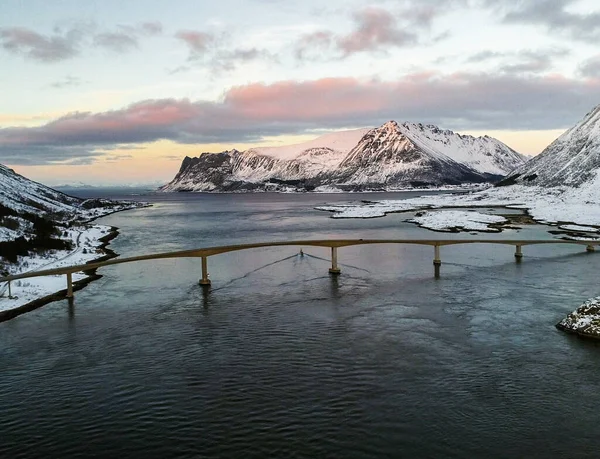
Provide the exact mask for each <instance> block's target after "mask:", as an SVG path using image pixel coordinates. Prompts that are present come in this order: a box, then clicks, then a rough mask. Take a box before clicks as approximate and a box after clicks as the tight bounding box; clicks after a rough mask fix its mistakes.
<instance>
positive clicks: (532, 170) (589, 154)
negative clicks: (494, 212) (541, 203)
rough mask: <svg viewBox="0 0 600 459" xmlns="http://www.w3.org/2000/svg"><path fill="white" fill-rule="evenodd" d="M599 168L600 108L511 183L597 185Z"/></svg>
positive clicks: (523, 168) (522, 169)
mask: <svg viewBox="0 0 600 459" xmlns="http://www.w3.org/2000/svg"><path fill="white" fill-rule="evenodd" d="M599 167H600V105H599V106H598V107H596V108H595V109H594V110H592V111H591V112H590V113H588V114H587V115H586V116H585V117H584V118H583V119H582V120H581V121H580V122H579V123H577V124H576V125H575V126H573V127H572V128H571V129H569V130H567V131H566V132H565V133H564V134H563V135H561V136H560V137H559V138H558V139H556V140H555V141H554V142H552V143H551V144H550V145H549V146H548V147H547V148H546V149H545V150H544V151H543V152H542V153H540V154H539V155H537V156H536V157H534V158H533V159H531V161H529V162H528V163H526V164H524V165H523V166H521V167H519V168H518V169H516V170H515V171H513V172H512V173H511V175H510V177H509V179H511V181H514V182H516V183H519V184H521V183H522V184H525V185H527V184H529V185H541V186H547V187H548V186H557V187H560V186H570V187H578V186H580V185H582V184H585V183H588V182H591V181H594V179H595V176H596V175H597V172H598V168H599Z"/></svg>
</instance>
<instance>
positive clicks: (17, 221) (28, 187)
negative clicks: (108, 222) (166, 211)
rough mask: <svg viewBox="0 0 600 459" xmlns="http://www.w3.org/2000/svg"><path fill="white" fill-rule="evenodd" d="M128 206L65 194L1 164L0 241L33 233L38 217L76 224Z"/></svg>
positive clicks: (130, 205) (128, 205) (127, 204)
mask: <svg viewBox="0 0 600 459" xmlns="http://www.w3.org/2000/svg"><path fill="white" fill-rule="evenodd" d="M131 207H134V206H133V205H132V204H130V203H119V202H113V201H108V200H104V199H91V200H90V199H87V200H84V199H79V198H75V197H72V196H68V195H66V194H63V193H61V192H59V191H56V190H53V189H52V188H49V187H47V186H45V185H42V184H41V183H37V182H34V181H33V180H29V179H28V178H25V177H23V176H22V175H19V174H17V173H16V172H15V171H13V170H12V169H9V168H8V167H6V166H3V165H2V164H0V242H4V241H11V240H14V239H16V238H18V237H20V236H26V237H27V236H33V234H34V232H35V231H34V230H35V228H34V226H35V224H36V222H37V223H38V224H39V222H40V220H41V219H44V220H48V221H53V222H63V223H64V222H72V223H75V222H77V221H86V220H91V219H93V218H96V217H98V216H101V215H104V214H106V213H110V212H114V211H116V210H122V209H125V208H131ZM1 255H2V254H1V253H0V256H1Z"/></svg>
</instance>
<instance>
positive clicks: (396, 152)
mask: <svg viewBox="0 0 600 459" xmlns="http://www.w3.org/2000/svg"><path fill="white" fill-rule="evenodd" d="M363 132H364V133H363ZM359 135H361V136H360V139H359V140H358V142H357V143H356V144H355V145H353V146H351V147H350V145H352V143H353V141H354V140H355V139H356V138H358V136H359ZM306 146H308V147H309V148H304V147H306ZM303 148H304V149H303ZM261 151H268V152H269V154H268V155H267V154H263V153H261ZM278 152H279V153H281V154H280V155H278ZM210 155H216V156H210ZM525 160H526V157H525V156H524V155H521V154H519V153H517V152H516V151H514V150H512V149H511V148H510V147H508V146H507V145H505V144H503V143H502V142H500V141H499V140H496V139H493V138H491V137H487V136H486V137H477V138H476V137H472V136H469V135H461V134H457V133H454V132H452V131H449V130H442V129H440V128H438V127H437V126H434V125H423V124H421V123H402V124H398V123H397V122H396V121H388V122H387V123H384V124H383V125H382V126H380V127H377V128H373V129H363V130H360V129H359V130H352V131H341V132H338V133H332V134H327V135H325V136H322V137H320V138H317V139H314V140H312V141H309V142H304V143H302V144H298V145H292V146H284V147H272V148H271V147H263V148H262V150H261V149H257V148H251V149H248V150H245V151H243V152H240V151H238V150H230V151H225V152H221V153H203V154H201V155H200V156H198V157H195V158H190V157H188V156H186V157H185V158H184V160H183V161H182V165H181V167H180V169H179V172H178V173H177V175H176V176H175V178H174V179H173V180H172V181H171V182H170V183H168V184H166V185H164V186H162V187H160V188H159V190H161V191H265V190H274V191H278V190H288V189H289V190H294V189H297V190H305V191H306V190H308V191H310V190H313V189H315V188H317V187H319V186H327V187H332V186H333V187H338V188H341V189H345V190H361V189H381V188H393V187H404V186H422V185H425V186H427V185H429V186H441V185H449V184H450V185H458V184H462V183H481V182H488V181H497V180H499V179H500V178H502V177H504V176H505V175H507V173H508V172H509V171H510V170H512V169H513V168H514V167H517V166H518V165H521V164H522V163H523V162H524V161H525Z"/></svg>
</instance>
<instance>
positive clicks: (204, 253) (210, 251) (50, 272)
mask: <svg viewBox="0 0 600 459" xmlns="http://www.w3.org/2000/svg"><path fill="white" fill-rule="evenodd" d="M370 244H409V245H428V246H432V247H433V248H434V257H433V265H434V274H435V276H436V277H438V276H439V274H440V266H441V264H442V260H441V258H440V247H442V246H446V245H463V244H500V245H509V246H514V247H515V259H516V261H517V262H519V261H521V259H522V258H523V251H522V247H523V246H526V245H543V244H570V245H579V246H586V250H587V251H588V252H594V251H595V247H596V246H598V245H600V241H598V242H590V241H569V240H561V239H556V240H548V239H545V240H502V239H464V240H461V239H452V240H450V239H446V240H444V239H441V240H436V239H323V240H306V241H280V242H259V243H253V244H238V245H225V246H219V247H206V248H200V249H191V250H181V251H177V252H162V253H154V254H149V255H139V256H135V257H125V258H115V259H112V260H107V261H101V262H97V263H93V262H92V263H87V264H82V265H73V266H64V267H61V268H54V269H45V270H41V271H32V272H27V273H23V274H15V275H10V276H5V277H0V282H7V283H8V296H9V297H10V296H11V288H10V283H11V281H14V280H18V279H27V278H31V277H40V276H55V275H66V281H67V282H66V283H67V293H66V296H67V298H72V297H73V280H72V275H73V273H76V272H79V271H89V270H93V269H98V268H102V267H104V266H111V265H120V264H123V263H133V262H136V261H147V260H160V259H167V258H201V260H202V278H201V279H200V281H199V283H200V285H202V286H210V280H209V279H208V262H207V258H208V257H210V256H213V255H219V254H221V253H227V252H237V251H240V250H248V249H257V248H262V247H282V246H303V247H326V248H330V249H331V268H329V272H330V273H331V274H340V269H339V267H338V263H337V249H338V248H340V247H349V246H355V245H370Z"/></svg>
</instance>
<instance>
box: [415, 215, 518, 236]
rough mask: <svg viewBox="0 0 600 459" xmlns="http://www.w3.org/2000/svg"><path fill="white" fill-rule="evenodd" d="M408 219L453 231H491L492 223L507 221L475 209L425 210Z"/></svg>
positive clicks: (426, 226)
mask: <svg viewBox="0 0 600 459" xmlns="http://www.w3.org/2000/svg"><path fill="white" fill-rule="evenodd" d="M408 221H409V222H412V223H417V224H418V225H420V226H422V227H424V228H428V229H431V230H434V231H451V230H453V229H455V228H460V229H463V230H466V231H491V230H492V228H491V227H490V224H497V223H505V222H506V221H507V220H506V218H504V217H501V216H499V215H487V214H482V213H480V212H474V211H463V210H440V211H428V212H424V213H423V214H422V215H419V216H416V217H414V218H412V219H410V220H408Z"/></svg>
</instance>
